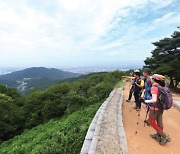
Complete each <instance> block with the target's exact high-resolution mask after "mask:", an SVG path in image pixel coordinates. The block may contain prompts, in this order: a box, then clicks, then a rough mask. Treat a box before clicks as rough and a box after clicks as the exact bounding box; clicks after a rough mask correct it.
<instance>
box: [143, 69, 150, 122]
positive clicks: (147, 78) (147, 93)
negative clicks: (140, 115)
mask: <svg viewBox="0 0 180 154" xmlns="http://www.w3.org/2000/svg"><path fill="white" fill-rule="evenodd" d="M150 75H151V70H150V69H149V68H144V70H143V76H144V89H145V92H144V100H150V98H151V87H152V79H151V77H150ZM146 112H147V115H148V112H149V106H148V107H147V111H146ZM144 122H145V123H147V125H150V124H149V119H148V120H146V119H145V121H144Z"/></svg>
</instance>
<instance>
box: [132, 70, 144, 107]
mask: <svg viewBox="0 0 180 154" xmlns="http://www.w3.org/2000/svg"><path fill="white" fill-rule="evenodd" d="M140 75H141V73H140V71H139V70H136V71H135V72H134V77H135V79H134V85H135V87H134V98H135V103H136V107H135V109H136V110H140V109H141V101H140V96H141V94H142V89H143V87H144V80H142V79H141V77H140Z"/></svg>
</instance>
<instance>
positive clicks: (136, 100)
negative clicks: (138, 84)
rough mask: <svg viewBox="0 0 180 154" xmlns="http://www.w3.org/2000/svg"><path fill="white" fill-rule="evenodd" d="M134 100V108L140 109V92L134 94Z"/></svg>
mask: <svg viewBox="0 0 180 154" xmlns="http://www.w3.org/2000/svg"><path fill="white" fill-rule="evenodd" d="M134 98H135V102H136V107H137V108H139V109H140V108H141V102H140V100H139V99H140V92H136V91H135V92H134Z"/></svg>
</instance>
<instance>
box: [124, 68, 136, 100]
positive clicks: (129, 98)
mask: <svg viewBox="0 0 180 154" xmlns="http://www.w3.org/2000/svg"><path fill="white" fill-rule="evenodd" d="M130 79H131V88H130V91H129V97H128V99H127V100H126V102H130V101H131V98H132V95H133V93H134V88H135V85H134V79H135V78H134V72H133V73H132V77H131V78H130Z"/></svg>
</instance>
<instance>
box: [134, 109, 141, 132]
mask: <svg viewBox="0 0 180 154" xmlns="http://www.w3.org/2000/svg"><path fill="white" fill-rule="evenodd" d="M137 112H138V118H137V128H136V132H135V135H137V133H138V125H139V117H140V110H138V111H137Z"/></svg>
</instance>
